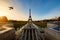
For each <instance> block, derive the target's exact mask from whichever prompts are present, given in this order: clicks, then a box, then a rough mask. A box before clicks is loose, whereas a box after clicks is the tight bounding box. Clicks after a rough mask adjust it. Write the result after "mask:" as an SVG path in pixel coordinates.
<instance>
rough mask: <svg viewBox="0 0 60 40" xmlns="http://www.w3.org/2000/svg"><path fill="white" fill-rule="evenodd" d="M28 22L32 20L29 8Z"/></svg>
mask: <svg viewBox="0 0 60 40" xmlns="http://www.w3.org/2000/svg"><path fill="white" fill-rule="evenodd" d="M28 22H32V17H31V9H29V19H28Z"/></svg>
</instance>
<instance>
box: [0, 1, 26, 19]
mask: <svg viewBox="0 0 60 40" xmlns="http://www.w3.org/2000/svg"><path fill="white" fill-rule="evenodd" d="M10 6H11V5H10V4H9V3H8V2H6V1H2V0H0V16H6V17H7V18H8V19H14V20H26V18H25V14H23V13H24V12H23V11H22V10H21V9H20V10H19V11H18V10H17V9H15V7H14V9H13V10H9V7H10Z"/></svg>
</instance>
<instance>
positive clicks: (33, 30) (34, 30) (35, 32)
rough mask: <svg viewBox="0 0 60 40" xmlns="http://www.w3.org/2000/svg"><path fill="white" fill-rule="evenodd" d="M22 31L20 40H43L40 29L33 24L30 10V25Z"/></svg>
mask: <svg viewBox="0 0 60 40" xmlns="http://www.w3.org/2000/svg"><path fill="white" fill-rule="evenodd" d="M21 30H22V31H21V32H20V36H19V38H18V40H41V37H40V36H41V34H40V31H39V28H38V27H37V26H36V25H35V24H34V23H33V22H32V18H31V9H29V19H28V23H27V24H26V25H25V26H23V27H22V28H21Z"/></svg>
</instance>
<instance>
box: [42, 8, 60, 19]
mask: <svg viewBox="0 0 60 40" xmlns="http://www.w3.org/2000/svg"><path fill="white" fill-rule="evenodd" d="M59 16H60V7H57V8H55V9H53V10H51V11H50V12H48V13H47V15H45V16H42V18H41V19H51V18H55V17H59Z"/></svg>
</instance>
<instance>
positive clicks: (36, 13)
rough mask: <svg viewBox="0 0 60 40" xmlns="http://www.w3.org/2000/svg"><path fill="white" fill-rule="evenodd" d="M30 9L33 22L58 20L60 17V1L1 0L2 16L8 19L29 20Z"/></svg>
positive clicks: (0, 11) (0, 13) (0, 10)
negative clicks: (10, 8)
mask: <svg viewBox="0 0 60 40" xmlns="http://www.w3.org/2000/svg"><path fill="white" fill-rule="evenodd" d="M9 7H13V8H14V9H12V10H9ZM29 9H31V15H32V19H33V20H43V19H51V18H56V17H59V16H60V0H0V16H6V17H7V18H8V19H13V20H28V18H29Z"/></svg>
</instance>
